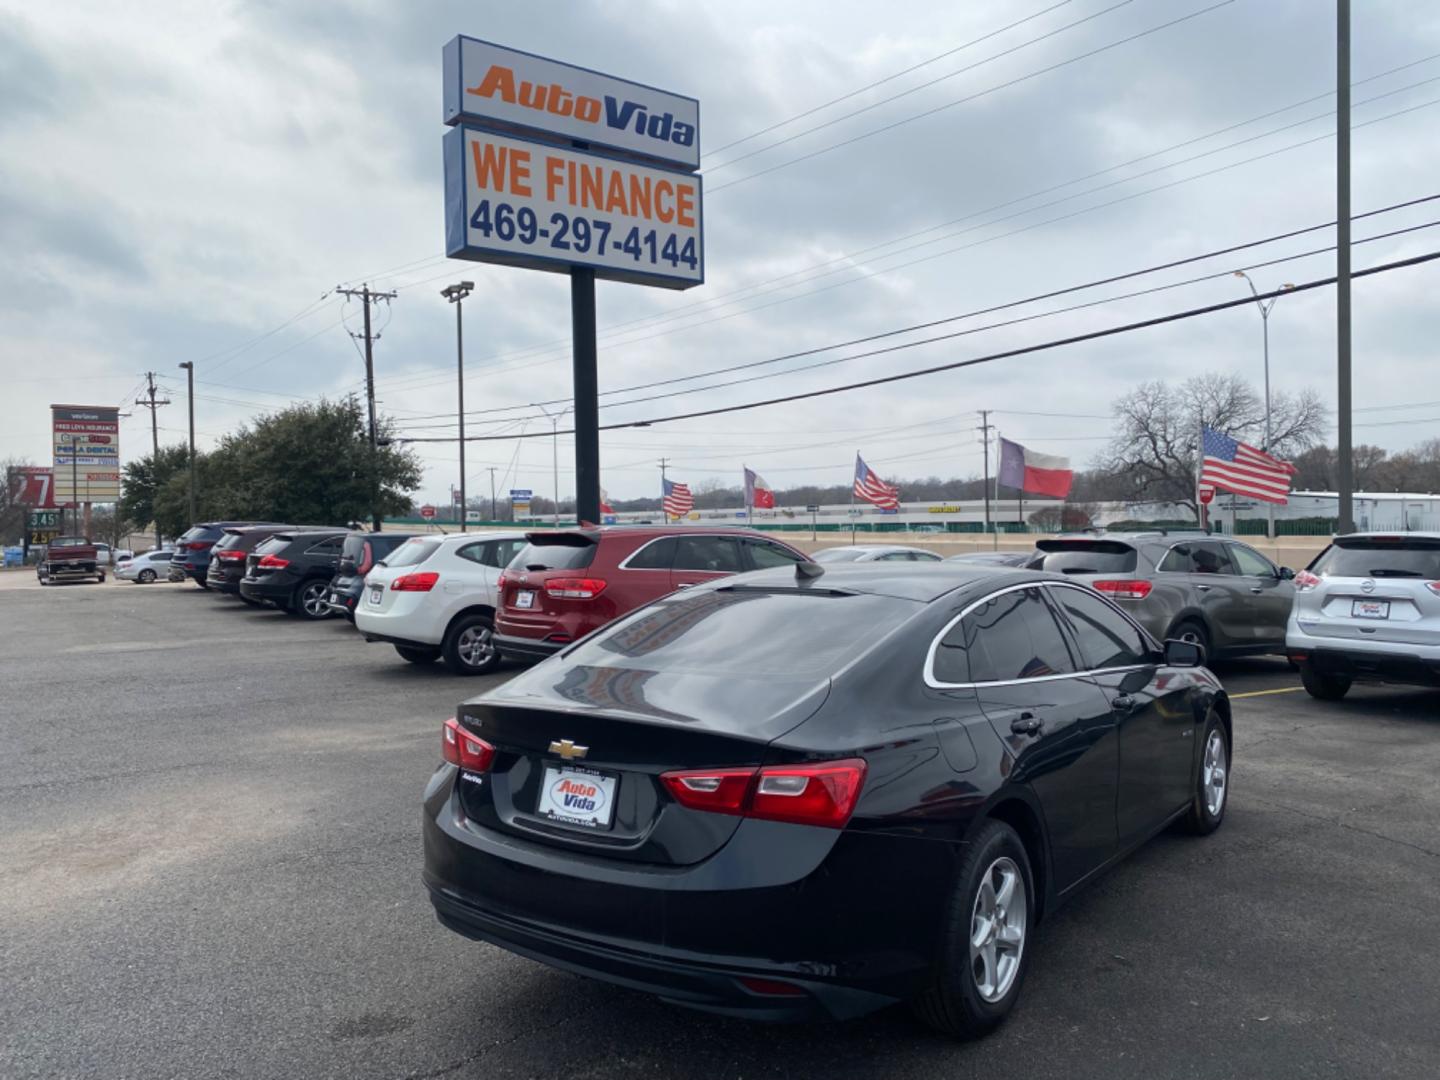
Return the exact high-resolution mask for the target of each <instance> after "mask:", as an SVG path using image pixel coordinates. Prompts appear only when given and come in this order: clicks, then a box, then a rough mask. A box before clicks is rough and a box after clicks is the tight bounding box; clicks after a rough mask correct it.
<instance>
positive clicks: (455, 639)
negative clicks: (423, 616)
mask: <svg viewBox="0 0 1440 1080" xmlns="http://www.w3.org/2000/svg"><path fill="white" fill-rule="evenodd" d="M494 633H495V623H494V620H493V619H491V617H490V616H489V615H464V616H461V617H460V618H458V619H456V620H455V621H454V622H453V623H451V624H450V629H449V630H447V631H446V632H445V641H444V642H443V643H442V644H441V646H440V652H441V655H442V656H444V657H445V665H446V666H447V667H448V668H449V669H450V670H451V671H453V672H455V674H456V675H487V674H489V673H490V672H492V671H494V670H495V669H496V668H498V667H499V666H500V650H499V649H497V648H496V647H495V637H494Z"/></svg>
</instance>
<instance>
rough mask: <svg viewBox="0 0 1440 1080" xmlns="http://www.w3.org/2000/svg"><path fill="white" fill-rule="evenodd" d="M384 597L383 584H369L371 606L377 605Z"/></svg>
mask: <svg viewBox="0 0 1440 1080" xmlns="http://www.w3.org/2000/svg"><path fill="white" fill-rule="evenodd" d="M383 599H385V586H384V585H371V586H370V598H369V603H370V605H371V606H372V607H379V606H380V601H381V600H383Z"/></svg>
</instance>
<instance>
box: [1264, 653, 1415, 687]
mask: <svg viewBox="0 0 1440 1080" xmlns="http://www.w3.org/2000/svg"><path fill="white" fill-rule="evenodd" d="M1286 654H1287V656H1288V657H1289V659H1290V660H1292V661H1294V662H1295V663H1297V664H1303V665H1305V666H1307V667H1309V668H1310V669H1311V670H1312V671H1315V672H1318V673H1319V674H1321V675H1339V676H1344V677H1345V678H1349V679H1354V680H1355V681H1357V682H1384V683H1402V684H1404V685H1407V686H1440V657H1431V656H1423V655H1419V654H1417V653H1409V652H1404V651H1401V650H1400V649H1396V648H1395V647H1394V646H1389V647H1386V648H1384V649H1375V648H1348V647H1340V648H1335V647H1332V646H1326V647H1325V648H1320V649H1312V648H1306V647H1299V646H1296V645H1293V644H1292V645H1290V646H1289V647H1288V648H1287V650H1286Z"/></svg>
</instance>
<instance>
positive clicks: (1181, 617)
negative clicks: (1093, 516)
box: [1030, 531, 1295, 657]
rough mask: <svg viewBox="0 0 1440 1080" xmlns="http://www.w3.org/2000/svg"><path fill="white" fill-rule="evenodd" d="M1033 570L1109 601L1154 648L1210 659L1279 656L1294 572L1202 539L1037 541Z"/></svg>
mask: <svg viewBox="0 0 1440 1080" xmlns="http://www.w3.org/2000/svg"><path fill="white" fill-rule="evenodd" d="M1036 547H1037V548H1038V549H1039V550H1038V551H1037V552H1036V559H1035V561H1033V562H1031V564H1030V565H1031V566H1032V567H1034V568H1038V569H1044V570H1050V571H1053V572H1057V573H1062V574H1069V575H1070V576H1072V577H1075V578H1078V579H1079V580H1081V581H1083V582H1085V583H1086V584H1087V585H1090V586H1091V587H1092V588H1094V589H1096V590H1097V591H1099V592H1101V593H1104V594H1105V595H1106V596H1108V597H1109V598H1110V599H1111V600H1114V601H1115V602H1116V603H1117V604H1119V605H1120V606H1121V607H1122V608H1124V609H1125V611H1126V612H1127V613H1128V614H1129V615H1130V616H1131V617H1133V618H1134V619H1135V621H1136V622H1138V623H1139V624H1140V625H1141V626H1143V627H1145V629H1146V630H1148V631H1150V633H1151V634H1152V635H1153V636H1154V637H1155V638H1156V639H1157V640H1159V641H1166V640H1168V639H1170V638H1179V639H1181V640H1183V641H1190V642H1194V643H1195V644H1197V645H1200V646H1202V647H1203V648H1204V649H1205V650H1206V652H1207V654H1208V655H1209V656H1212V657H1214V656H1222V655H1231V656H1238V655H1245V654H1254V653H1283V652H1284V651H1285V627H1286V623H1287V622H1288V620H1289V618H1290V605H1291V603H1292V602H1293V600H1294V597H1295V585H1294V578H1295V572H1294V571H1293V570H1291V569H1290V568H1289V567H1284V566H1276V565H1275V564H1274V563H1272V562H1271V561H1270V560H1269V559H1267V558H1265V556H1264V555H1261V554H1260V553H1259V552H1258V551H1256V550H1255V549H1254V548H1252V547H1248V546H1247V545H1245V544H1242V543H1240V542H1239V541H1236V540H1231V539H1229V538H1227V537H1223V536H1208V535H1206V534H1205V533H1201V532H1198V531H1197V532H1195V533H1173V532H1172V533H1165V532H1149V533H1101V534H1085V535H1083V536H1082V535H1076V536H1060V537H1056V538H1055V539H1054V540H1041V541H1040V542H1039V543H1038V544H1037V545H1036Z"/></svg>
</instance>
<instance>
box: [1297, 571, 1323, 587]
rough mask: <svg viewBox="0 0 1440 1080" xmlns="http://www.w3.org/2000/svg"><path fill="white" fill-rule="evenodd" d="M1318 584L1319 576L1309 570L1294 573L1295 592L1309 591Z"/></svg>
mask: <svg viewBox="0 0 1440 1080" xmlns="http://www.w3.org/2000/svg"><path fill="white" fill-rule="evenodd" d="M1319 584H1320V578H1319V577H1318V576H1317V575H1315V574H1312V573H1311V572H1310V571H1309V570H1301V571H1300V572H1299V573H1298V574H1296V575H1295V591H1296V592H1309V591H1310V590H1311V589H1313V588H1315V586H1316V585H1319Z"/></svg>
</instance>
